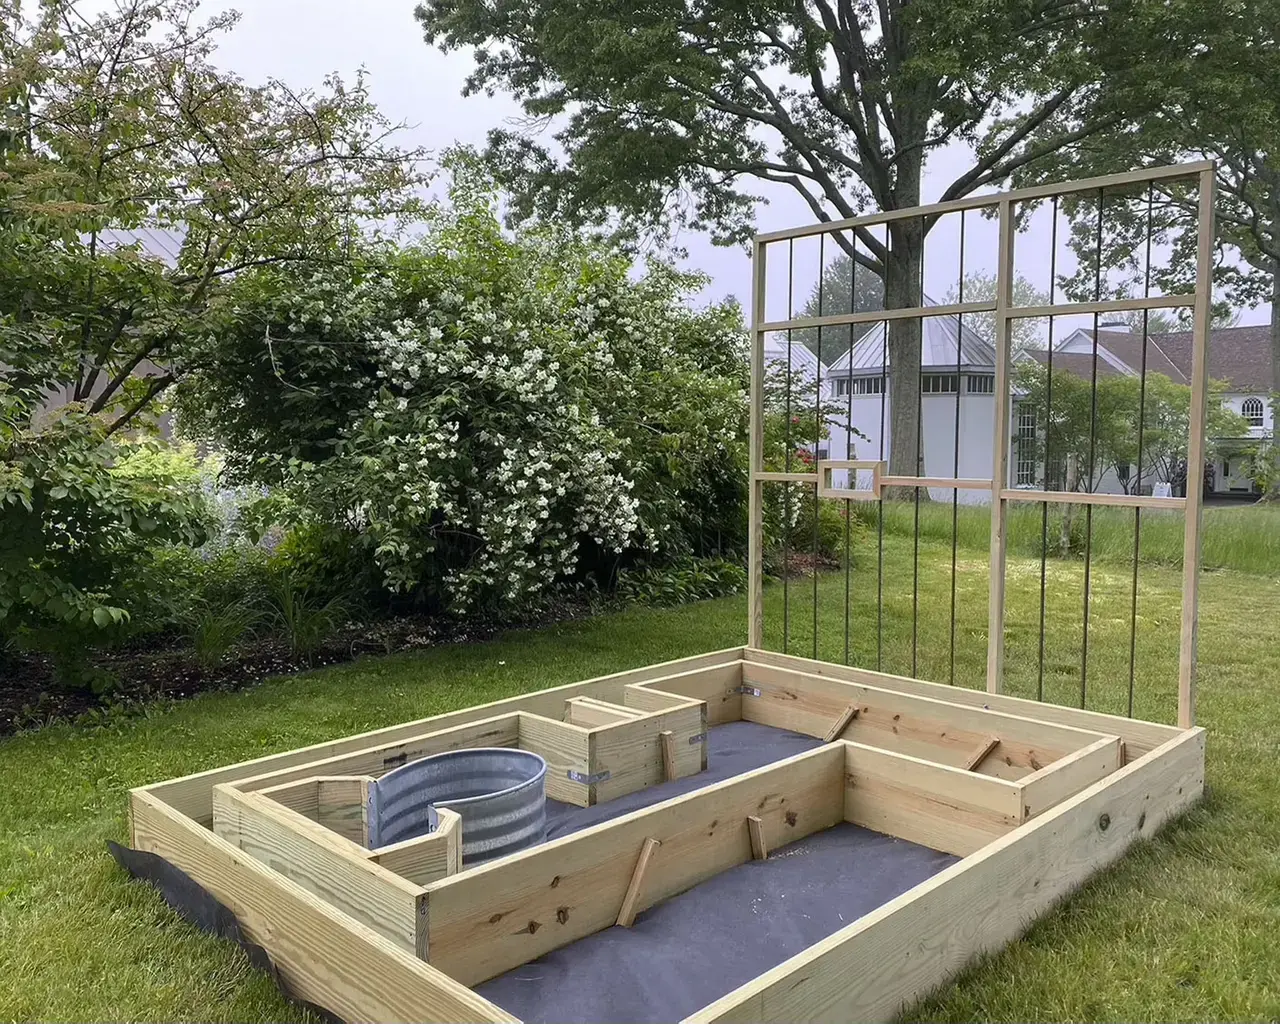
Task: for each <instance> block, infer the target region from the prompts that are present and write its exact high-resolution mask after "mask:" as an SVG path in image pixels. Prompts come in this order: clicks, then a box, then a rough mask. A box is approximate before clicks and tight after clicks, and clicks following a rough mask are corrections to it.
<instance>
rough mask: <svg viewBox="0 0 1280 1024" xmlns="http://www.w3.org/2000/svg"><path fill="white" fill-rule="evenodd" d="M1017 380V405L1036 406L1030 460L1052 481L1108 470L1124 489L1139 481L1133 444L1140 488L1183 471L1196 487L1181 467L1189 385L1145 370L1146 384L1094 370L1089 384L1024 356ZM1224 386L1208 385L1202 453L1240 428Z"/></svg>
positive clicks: (1068, 485)
mask: <svg viewBox="0 0 1280 1024" xmlns="http://www.w3.org/2000/svg"><path fill="white" fill-rule="evenodd" d="M1015 381H1016V384H1015V386H1016V388H1017V394H1018V403H1019V405H1020V406H1022V407H1030V408H1033V409H1034V410H1035V413H1036V423H1037V435H1036V440H1035V455H1036V461H1037V463H1038V464H1040V465H1042V466H1044V467H1046V472H1047V477H1048V486H1049V487H1050V488H1052V489H1063V490H1078V491H1093V490H1096V489H1097V488H1098V487H1099V486H1100V485H1101V483H1102V481H1103V478H1104V477H1105V476H1106V474H1107V472H1108V471H1110V472H1112V473H1113V474H1114V475H1115V477H1116V479H1118V480H1119V481H1120V483H1121V485H1122V486H1123V487H1124V489H1125V490H1126V491H1128V490H1130V489H1131V488H1133V487H1135V486H1136V485H1137V483H1138V475H1137V469H1138V456H1139V443H1141V456H1142V462H1141V467H1140V468H1141V473H1142V484H1143V485H1144V487H1145V486H1149V485H1151V484H1154V483H1155V481H1157V480H1164V481H1168V482H1171V483H1173V482H1177V481H1180V480H1182V479H1184V478H1186V477H1187V476H1188V475H1189V476H1190V481H1191V482H1190V484H1189V486H1195V481H1196V480H1197V479H1198V477H1197V475H1196V474H1194V473H1191V474H1188V473H1187V440H1188V438H1189V436H1190V418H1189V415H1190V408H1191V388H1190V387H1189V386H1188V385H1186V384H1179V383H1177V382H1176V381H1173V380H1171V379H1170V378H1169V377H1167V376H1165V375H1164V374H1161V373H1148V374H1147V380H1146V386H1145V388H1144V387H1143V385H1142V382H1141V381H1140V380H1139V379H1138V377H1136V376H1131V375H1128V374H1112V375H1107V376H1099V377H1098V380H1097V385H1096V387H1095V386H1094V385H1093V384H1092V383H1091V382H1090V380H1089V379H1088V378H1087V377H1084V376H1081V375H1079V374H1077V373H1073V372H1072V371H1070V370H1065V369H1062V368H1060V367H1057V366H1055V367H1054V368H1053V372H1052V374H1050V373H1049V372H1048V371H1047V369H1046V368H1045V367H1044V366H1041V365H1038V364H1034V363H1023V364H1022V366H1021V367H1020V368H1019V370H1018V371H1017V374H1016V376H1015ZM1222 390H1223V388H1222V385H1221V384H1218V383H1215V384H1213V385H1212V386H1211V388H1210V394H1209V397H1208V401H1207V403H1206V404H1207V412H1208V419H1207V425H1208V429H1207V434H1208V437H1209V439H1210V450H1209V451H1208V452H1207V457H1208V458H1212V457H1213V445H1212V439H1213V438H1217V437H1238V436H1239V435H1240V434H1241V433H1242V432H1243V428H1244V420H1243V418H1242V417H1240V416H1239V415H1237V414H1236V413H1234V412H1232V411H1231V410H1230V409H1229V408H1227V407H1226V406H1225V405H1224V403H1223V401H1222V398H1221V394H1222ZM1140 411H1141V415H1139V412H1140ZM1140 426H1141V436H1139V427H1140ZM1020 443H1021V442H1020Z"/></svg>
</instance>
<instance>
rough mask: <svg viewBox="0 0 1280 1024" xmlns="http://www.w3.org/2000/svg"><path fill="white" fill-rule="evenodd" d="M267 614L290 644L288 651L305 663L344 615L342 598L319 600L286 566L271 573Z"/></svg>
mask: <svg viewBox="0 0 1280 1024" xmlns="http://www.w3.org/2000/svg"><path fill="white" fill-rule="evenodd" d="M269 615H270V619H271V622H272V625H273V627H274V629H275V631H276V633H277V634H279V636H280V637H281V638H282V639H284V640H285V642H286V643H288V645H289V653H290V654H292V655H293V657H295V658H301V659H303V660H305V661H306V662H307V663H308V664H310V663H311V662H312V660H313V659H314V657H315V655H316V652H317V651H319V650H320V648H321V647H322V646H323V645H324V642H325V641H326V640H328V639H329V638H330V637H331V636H332V635H333V634H334V632H335V631H336V630H337V628H338V627H339V626H340V625H341V624H342V623H343V622H344V621H345V619H346V610H345V606H344V604H343V601H342V600H341V598H338V597H331V598H329V599H328V600H327V601H321V600H318V599H316V598H314V597H312V596H311V595H310V594H309V593H307V591H305V590H302V589H300V588H299V587H298V586H296V585H295V583H294V581H293V578H292V577H291V576H290V574H289V572H288V570H284V571H282V572H279V573H277V574H276V575H275V577H273V579H272V585H271V598H270V604H269Z"/></svg>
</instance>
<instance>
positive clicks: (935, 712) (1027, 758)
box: [742, 661, 1101, 779]
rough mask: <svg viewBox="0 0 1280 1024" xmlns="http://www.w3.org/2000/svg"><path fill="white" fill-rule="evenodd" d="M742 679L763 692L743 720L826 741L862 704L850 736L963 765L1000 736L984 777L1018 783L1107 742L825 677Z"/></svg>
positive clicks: (746, 702) (745, 704) (759, 673)
mask: <svg viewBox="0 0 1280 1024" xmlns="http://www.w3.org/2000/svg"><path fill="white" fill-rule="evenodd" d="M742 672H743V675H742V678H743V679H744V680H745V682H746V684H747V685H749V686H752V687H754V688H755V689H757V690H759V691H760V696H758V697H756V696H752V695H750V694H747V695H744V696H743V698H742V716H743V718H745V719H747V720H748V721H753V722H760V723H761V724H763V725H771V726H774V727H775V728H779V729H790V730H792V731H794V732H802V733H806V734H807V735H810V736H823V735H825V734H826V732H827V729H828V727H829V725H830V723H831V720H832V718H834V717H835V716H836V715H838V714H840V712H841V711H842V709H843V708H844V707H846V706H847V705H848V704H852V703H856V704H857V706H858V708H859V713H858V717H857V718H855V719H854V720H853V721H851V722H850V723H849V724H848V725H847V726H846V728H845V731H844V738H845V739H850V740H856V741H858V742H860V743H870V744H874V745H875V746H879V747H883V748H884V749H886V750H894V751H898V752H899V753H903V754H911V755H913V756H915V757H923V758H926V759H928V760H932V761H938V762H940V763H943V764H952V765H960V764H962V763H963V762H964V760H965V759H966V758H967V757H968V756H969V754H970V753H971V752H972V751H973V749H974V748H975V747H976V746H977V745H978V744H979V743H980V742H982V741H983V740H984V739H985V738H986V737H988V736H990V735H992V734H995V735H998V736H1000V738H1001V744H1000V755H999V756H998V757H993V758H989V759H988V760H987V762H986V764H985V765H984V766H983V768H984V772H985V773H986V774H990V775H998V776H999V777H1001V778H1005V779H1017V778H1021V777H1022V776H1024V775H1027V774H1030V773H1031V772H1033V771H1038V770H1039V769H1041V768H1043V767H1044V766H1045V765H1046V764H1050V763H1052V762H1053V761H1056V760H1058V758H1060V757H1062V756H1063V755H1065V754H1068V753H1070V752H1072V751H1074V750H1078V749H1079V748H1080V747H1084V746H1087V745H1088V744H1090V743H1092V742H1094V741H1095V740H1097V739H1100V738H1101V737H1100V736H1099V734H1098V733H1095V732H1090V731H1087V730H1082V729H1074V728H1071V727H1069V726H1063V725H1055V724H1053V723H1050V722H1044V721H1040V720H1037V719H1033V718H1025V717H1022V716H1020V715H1010V714H1007V713H1004V712H998V711H990V710H988V709H985V708H975V707H971V706H969V705H966V704H955V703H951V702H950V701H946V700H938V699H936V698H932V697H920V696H916V695H914V694H906V693H902V692H900V691H897V690H890V689H884V688H880V687H874V686H870V685H867V684H865V683H856V684H853V686H852V688H850V687H849V686H846V685H843V684H840V683H835V682H832V681H831V680H829V679H826V678H824V677H822V676H819V675H815V674H811V673H805V672H799V671H797V670H795V669H791V668H778V667H775V666H772V665H765V664H761V663H758V662H754V661H748V662H744V663H743V669H742Z"/></svg>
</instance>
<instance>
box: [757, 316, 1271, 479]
mask: <svg viewBox="0 0 1280 1024" xmlns="http://www.w3.org/2000/svg"><path fill="white" fill-rule="evenodd" d="M926 303H927V304H934V303H932V302H931V300H928V299H926ZM1147 341H1148V345H1147V363H1146V369H1147V372H1148V373H1163V374H1165V375H1166V376H1168V377H1170V378H1171V379H1173V380H1175V381H1177V382H1179V383H1187V382H1189V380H1190V373H1191V332H1189V331H1176V332H1170V333H1161V334H1150V335H1148V337H1147ZM1141 342H1142V337H1141V334H1134V333H1132V332H1131V331H1130V330H1129V328H1128V326H1127V325H1125V324H1106V325H1102V326H1101V327H1100V329H1099V331H1098V372H1099V374H1100V375H1109V374H1129V375H1135V376H1136V375H1137V374H1138V373H1139V372H1140V371H1141V367H1142V344H1141ZM785 348H786V346H785V336H780V337H778V338H775V339H773V340H772V342H771V343H766V359H770V358H781V359H783V360H785ZM1018 358H1020V359H1035V360H1037V361H1039V362H1042V363H1043V362H1045V361H1047V358H1048V353H1047V352H1046V351H1044V350H1040V351H1026V352H1023V353H1021V354H1020V355H1019V357H1018ZM888 361H889V360H888V351H887V346H886V337H885V325H884V324H883V323H879V324H875V325H874V326H872V327H871V328H870V329H868V330H867V331H866V332H865V333H864V334H863V335H862V336H861V337H860V338H859V339H858V340H857V341H855V342H854V344H853V346H852V348H851V349H850V350H847V351H846V352H844V353H843V354H841V355H840V356H839V357H837V358H836V359H834V360H833V361H832V362H831V363H830V365H829V366H826V367H823V368H822V370H821V374H822V378H823V392H824V399H825V400H826V401H829V402H835V403H836V404H837V405H839V406H842V407H843V409H844V412H843V413H842V414H839V415H836V416H834V417H832V418H831V420H830V422H829V424H828V427H829V433H830V438H829V441H828V442H827V443H826V445H825V446H824V447H825V448H826V449H827V450H828V452H829V454H828V455H827V456H826V457H829V458H832V459H845V458H855V459H881V458H887V454H888V451H889V444H890V436H889V424H890V419H891V418H890V415H889V412H890V408H889V395H888V394H887V384H888V380H887V372H888V370H887V364H888ZM1053 361H1054V366H1055V367H1060V368H1062V369H1066V370H1071V371H1072V372H1075V373H1078V374H1080V375H1081V376H1083V377H1086V378H1087V377H1089V375H1090V374H1091V373H1092V370H1093V332H1092V331H1091V330H1085V329H1081V330H1077V331H1074V332H1073V333H1071V334H1069V335H1067V336H1066V337H1064V338H1063V339H1062V340H1061V341H1059V342H1058V343H1057V344H1056V345H1055V346H1054V349H1053ZM792 366H793V368H796V369H798V370H799V371H800V372H802V373H804V374H805V376H806V378H807V379H810V380H811V379H812V377H813V375H814V374H815V373H817V372H818V367H817V360H816V358H815V357H814V356H813V354H812V352H810V351H809V349H807V348H805V346H803V345H800V344H795V345H793V346H792ZM1209 375H1210V377H1212V378H1213V379H1215V380H1220V381H1225V382H1226V384H1227V387H1228V391H1227V393H1226V395H1225V396H1224V401H1225V402H1226V404H1227V405H1228V406H1229V407H1230V408H1232V409H1234V410H1235V411H1236V412H1238V413H1240V415H1242V416H1243V417H1244V418H1245V419H1246V420H1247V421H1248V423H1249V432H1248V436H1247V437H1242V438H1217V439H1215V440H1216V441H1217V442H1218V445H1217V446H1218V447H1219V448H1221V449H1225V454H1223V455H1221V456H1219V457H1218V459H1217V460H1216V461H1215V462H1214V464H1212V465H1210V466H1207V467H1206V470H1205V486H1206V488H1207V489H1208V491H1210V492H1211V493H1218V494H1249V493H1252V492H1253V491H1254V490H1255V489H1254V487H1253V484H1252V483H1251V481H1249V479H1248V478H1247V477H1246V476H1244V475H1243V474H1242V472H1241V470H1242V468H1243V466H1244V464H1245V460H1244V458H1243V457H1242V456H1240V455H1233V454H1232V452H1231V449H1233V448H1234V449H1236V451H1240V450H1241V449H1243V448H1245V447H1246V446H1247V445H1249V444H1251V443H1256V442H1257V441H1258V440H1259V439H1262V438H1267V437H1271V436H1272V431H1273V429H1274V426H1273V423H1272V414H1273V411H1272V408H1271V403H1270V401H1269V394H1270V382H1271V348H1270V337H1269V331H1268V328H1266V327H1230V328H1224V329H1221V330H1215V331H1213V332H1212V334H1211V336H1210V344H1209ZM920 380H921V395H920V406H921V416H922V424H923V434H922V449H923V451H922V454H923V475H925V476H942V477H962V478H965V477H968V478H978V479H983V478H990V476H991V466H992V432H993V429H994V420H995V394H994V392H995V351H994V349H993V348H992V346H991V344H990V343H989V342H987V341H986V340H985V339H983V338H982V337H980V336H979V335H978V334H977V333H976V332H974V331H973V330H972V329H970V328H969V326H968V325H967V324H962V322H961V318H959V317H955V316H946V317H929V318H927V319H925V320H923V322H922V337H921V371H920ZM850 426H852V428H853V432H852V433H851V432H850V430H849V429H848V428H849V427H850ZM1036 429H1037V424H1036V418H1035V413H1034V411H1033V410H1032V409H1030V408H1027V409H1025V410H1023V409H1019V407H1018V402H1017V398H1016V396H1015V397H1014V398H1013V399H1012V403H1011V409H1010V434H1011V437H1010V452H1009V486H1012V487H1029V488H1036V487H1040V486H1042V485H1043V467H1042V466H1039V465H1037V463H1036V456H1035V452H1036V446H1035V444H1034V443H1032V442H1033V439H1034V437H1035V431H1036ZM859 434H861V435H863V436H861V437H860V436H859ZM957 436H958V438H959V443H958V444H957ZM864 438H865V439H864ZM1145 476H1146V474H1145V473H1144V477H1145ZM837 482H839V481H837ZM1155 483H1156V481H1155V480H1154V478H1146V479H1144V483H1143V491H1144V492H1148V493H1149V492H1150V490H1151V488H1152V486H1153V485H1154V484H1155ZM858 486H861V487H865V486H867V483H866V481H865V479H864V480H862V481H860V483H859V484H858ZM1098 489H1099V490H1102V491H1109V492H1114V493H1119V492H1122V491H1123V490H1124V489H1125V488H1124V486H1123V485H1122V483H1121V481H1120V479H1119V478H1117V476H1116V474H1115V472H1114V471H1109V472H1108V473H1107V475H1106V476H1105V477H1104V478H1103V479H1102V481H1101V484H1100V486H1099V488H1098ZM952 493H953V492H952V491H951V490H949V489H942V488H931V489H930V496H931V497H933V498H934V499H936V500H945V501H950V500H951V496H952ZM958 495H959V500H960V501H962V502H977V503H982V502H986V501H987V500H989V495H988V494H986V493H984V492H983V491H980V490H972V491H971V490H962V491H959V492H958Z"/></svg>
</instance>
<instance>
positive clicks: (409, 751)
mask: <svg viewBox="0 0 1280 1024" xmlns="http://www.w3.org/2000/svg"><path fill="white" fill-rule="evenodd" d="M519 741H520V718H519V715H518V713H514V712H513V713H511V714H507V715H498V716H496V717H492V718H484V719H481V720H480V721H477V722H469V723H467V724H465V725H456V726H452V727H450V728H448V729H441V730H437V731H435V732H425V733H421V734H419V735H416V736H409V737H406V738H404V739H400V740H396V741H394V742H392V743H386V744H378V745H377V746H372V747H365V748H363V749H360V750H355V751H350V752H348V753H345V754H338V755H336V756H333V757H327V758H324V759H323V760H320V761H309V762H304V763H302V764H294V765H290V766H289V767H286V768H279V769H277V770H275V771H271V772H268V773H266V774H264V775H249V776H245V777H243V778H240V779H237V780H236V781H235V783H234V785H235V787H236V788H237V789H239V790H240V791H241V792H245V793H252V792H256V791H257V790H261V789H267V788H269V787H273V786H279V785H282V784H283V783H286V782H293V781H294V780H297V779H305V778H308V777H310V776H322V775H325V776H334V775H368V776H370V777H373V778H377V777H378V776H380V775H383V774H385V773H386V772H389V771H391V769H393V768H399V767H400V766H401V765H402V764H408V763H409V762H410V761H415V760H417V759H418V758H420V757H429V756H430V755H432V754H441V753H444V752H445V751H446V750H461V749H463V748H467V747H514V746H516V745H518V743H519Z"/></svg>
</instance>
